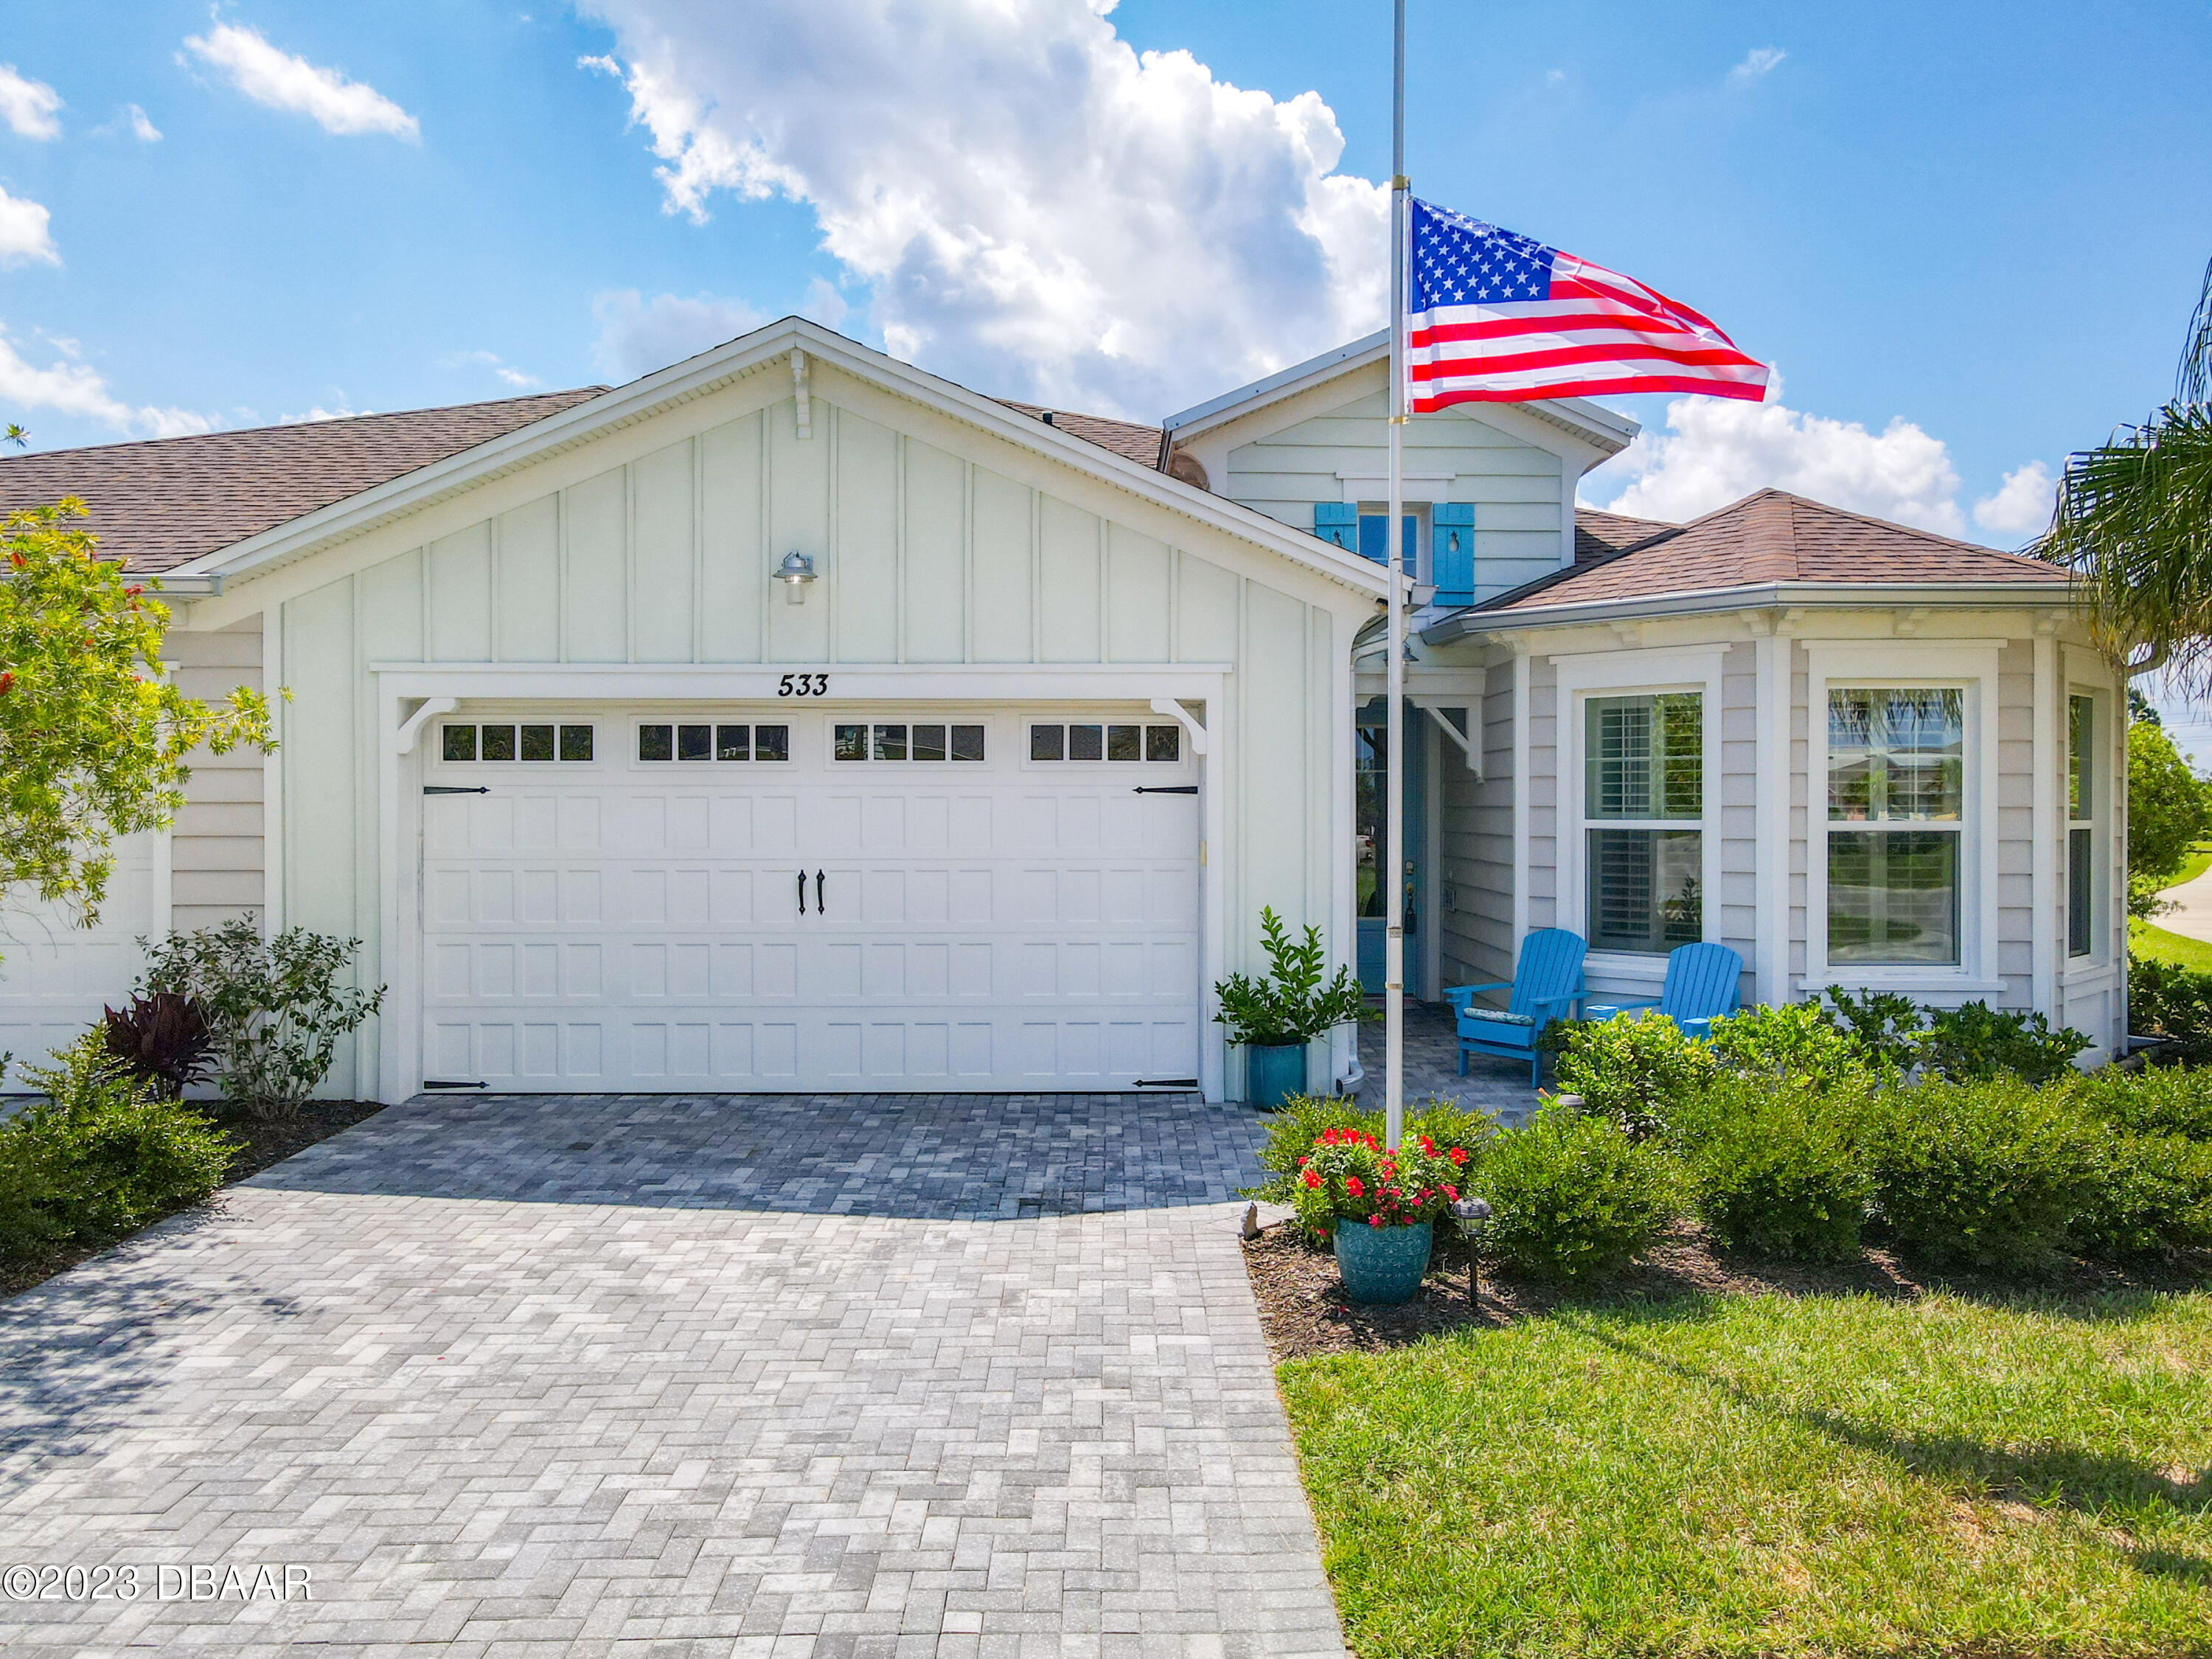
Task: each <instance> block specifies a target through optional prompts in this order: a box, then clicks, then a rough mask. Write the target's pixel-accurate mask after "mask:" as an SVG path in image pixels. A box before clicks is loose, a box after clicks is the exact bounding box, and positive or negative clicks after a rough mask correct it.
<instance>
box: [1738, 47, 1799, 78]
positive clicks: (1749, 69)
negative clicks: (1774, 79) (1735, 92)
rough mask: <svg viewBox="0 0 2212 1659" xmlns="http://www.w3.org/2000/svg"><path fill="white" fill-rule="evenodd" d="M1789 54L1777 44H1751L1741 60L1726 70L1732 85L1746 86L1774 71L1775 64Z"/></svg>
mask: <svg viewBox="0 0 2212 1659" xmlns="http://www.w3.org/2000/svg"><path fill="white" fill-rule="evenodd" d="M1789 55H1790V54H1789V53H1788V52H1784V51H1783V50H1782V48H1781V47H1779V46H1753V48H1752V49H1751V50H1750V51H1749V52H1746V53H1745V54H1744V58H1743V62H1741V64H1737V65H1736V66H1735V68H1734V69H1732V70H1729V72H1728V78H1729V85H1730V86H1732V87H1747V86H1749V85H1750V84H1751V83H1752V82H1754V81H1757V80H1760V79H1762V78H1764V77H1765V76H1768V75H1771V74H1772V73H1773V72H1774V69H1775V66H1776V65H1777V64H1780V63H1781V61H1782V60H1783V59H1784V58H1787V57H1788V56H1789Z"/></svg>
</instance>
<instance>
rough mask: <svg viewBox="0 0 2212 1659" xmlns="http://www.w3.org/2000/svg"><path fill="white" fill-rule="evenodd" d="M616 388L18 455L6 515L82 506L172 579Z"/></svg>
mask: <svg viewBox="0 0 2212 1659" xmlns="http://www.w3.org/2000/svg"><path fill="white" fill-rule="evenodd" d="M605 390H606V388H605V387H604V386H578V387H576V388H574V389H573V390H571V391H567V392H538V393H536V394H535V395H533V396H532V397H528V398H501V399H499V400H498V401H496V402H495V403H486V404H458V405H455V406H453V407H451V408H447V409H414V410H406V411H404V412H403V413H399V414H392V415H350V416H345V417H344V418H343V419H341V420H335V421H303V422H299V423H298V424H296V425H293V426H267V427H255V428H250V429H247V430H244V431H238V432H207V433H202V434H199V435H197V436H194V437H190V438H156V439H153V440H149V441H147V442H144V443H131V444H100V445H97V446H94V447H90V448H85V449H57V450H52V451H49V452H47V453H44V454H29V455H9V456H4V457H0V511H4V510H6V509H8V508H10V507H29V506H33V505H34V504H36V503H39V502H41V501H56V500H58V499H59V498H60V497H62V496H64V495H79V496H82V497H83V499H84V501H85V504H86V505H87V506H88V507H90V508H91V509H92V514H91V517H90V518H89V519H88V520H84V521H83V522H84V525H85V527H86V528H88V529H89V530H91V531H92V532H93V533H94V535H96V536H98V537H99V538H100V550H101V551H102V552H103V553H106V554H108V555H110V556H117V555H119V556H122V557H123V559H124V560H125V562H126V563H127V564H128V566H129V568H131V569H132V570H134V571H149V572H152V571H161V570H170V569H173V568H176V567H177V566H178V565H180V564H183V563H185V562H187V561H188V560H191V559H196V558H197V557H199V556H201V555H202V554H204V553H212V552H214V551H216V550H217V549H218V548H224V547H228V546H229V545H231V544H233V543H234V542H239V541H243V540H244V539H245V538H246V537H248V536H252V535H256V534H258V533H259V532H262V531H264V530H268V529H271V528H273V527H274V526H277V525H280V524H283V523H284V522H286V521H287V520H291V519H296V518H298V517H299V516H300V515H301V513H312V512H313V511H314V510H315V509H316V508H317V507H328V506H329V505H331V502H333V501H343V500H344V499H345V498H346V497H347V496H349V495H358V494H359V493H360V492H361V491H362V490H364V489H371V488H373V487H374V486H375V485H377V484H380V483H386V482H388V481H390V480H391V479H393V478H397V477H400V476H401V475H402V474H403V473H408V472H412V471H415V469H416V468H417V467H421V466H428V465H429V464H430V463H431V462H433V461H437V460H442V459H445V458H446V457H447V456H448V455H457V454H459V453H460V452H461V451H463V450H465V449H473V448H474V447H476V446H477V445H478V444H481V443H486V442H489V441H490V440H492V439H494V438H497V437H501V436H504V435H506V434H507V433H509V432H512V431H513V430H514V429H515V428H518V427H524V426H527V425H529V424H530V423H531V422H532V421H540V420H543V419H544V418H545V417H546V416H549V415H556V414H558V413H559V412H560V411H561V410H564V409H569V408H573V407H574V405H576V404H580V403H583V402H585V401H586V400H587V399H589V398H596V397H598V396H599V393H600V392H604V391H605Z"/></svg>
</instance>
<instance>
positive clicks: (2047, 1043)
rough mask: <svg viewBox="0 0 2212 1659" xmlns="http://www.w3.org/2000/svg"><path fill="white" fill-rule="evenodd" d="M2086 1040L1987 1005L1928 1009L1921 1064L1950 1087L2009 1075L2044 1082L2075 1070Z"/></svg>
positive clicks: (2034, 1018) (2038, 1019) (2030, 1017)
mask: <svg viewBox="0 0 2212 1659" xmlns="http://www.w3.org/2000/svg"><path fill="white" fill-rule="evenodd" d="M2088 1046H2089V1039H2088V1038H2087V1037H2086V1036H2083V1035H2082V1034H2081V1032H2079V1031H2077V1030H2074V1029H2073V1027H2071V1026H2061V1027H2060V1028H2059V1029H2058V1030H2055V1031H2054V1030H2051V1022H2050V1021H2049V1020H2047V1019H2045V1018H2044V1017H2043V1016H2042V1015H2041V1014H2035V1013H2024V1012H2015V1011H2008V1012H1998V1011H1997V1010H1996V1009H1994V1008H1992V1007H1990V1005H1989V1004H1988V1003H1986V1002H1969V1003H1967V1004H1966V1006H1964V1007H1960V1008H1931V1009H1929V1018H1928V1029H1927V1030H1926V1031H1924V1032H1923V1033H1922V1034H1921V1036H1920V1041H1919V1044H1918V1048H1919V1058H1920V1063H1921V1064H1922V1065H1923V1066H1926V1067H1927V1068H1928V1069H1929V1072H1931V1073H1936V1075H1938V1076H1942V1077H1947V1078H1949V1079H1951V1080H1952V1081H1953V1082H1954V1083H1966V1082H1972V1081H1973V1080H1975V1079H1981V1078H1994V1077H2002V1076H2004V1075H2006V1074H2008V1073H2009V1074H2010V1075H2012V1076H2015V1077H2018V1078H2023V1079H2026V1080H2027V1081H2028V1082H2030V1083H2048V1082H2049V1081H2051V1079H2053V1078H2056V1077H2063V1076H2064V1075H2065V1074H2066V1073H2068V1072H2069V1071H2070V1070H2071V1069H2072V1068H2073V1065H2074V1056H2075V1055H2076V1054H2080V1053H2081V1051H2082V1050H2083V1049H2084V1048H2087V1047H2088Z"/></svg>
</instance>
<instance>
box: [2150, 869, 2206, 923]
mask: <svg viewBox="0 0 2212 1659" xmlns="http://www.w3.org/2000/svg"><path fill="white" fill-rule="evenodd" d="M2159 896H2160V898H2162V899H2167V900H2170V901H2172V905H2173V908H2172V909H2171V910H2167V911H2165V912H2163V913H2161V914H2160V915H2158V916H2157V917H2155V918H2154V920H2155V921H2157V923H2158V925H2159V926H2160V927H2163V928H2165V929H2166V932H2167V933H2179V934H2181V935H2182V936H2183V937H2184V938H2185V939H2207V940H2212V870H2207V871H2206V872H2204V873H2203V875H2201V876H2198V877H2197V878H2196V879H2195V880H2193V881H2185V882H2183V883H2182V884H2181V885H2180V886H2179V887H2169V888H2167V889H2166V890H2165V891H2164V892H2162V893H2160V895H2159Z"/></svg>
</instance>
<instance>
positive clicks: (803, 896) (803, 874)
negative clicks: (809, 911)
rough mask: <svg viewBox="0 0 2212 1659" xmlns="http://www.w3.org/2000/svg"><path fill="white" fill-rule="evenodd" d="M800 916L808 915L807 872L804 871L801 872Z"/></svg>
mask: <svg viewBox="0 0 2212 1659" xmlns="http://www.w3.org/2000/svg"><path fill="white" fill-rule="evenodd" d="M805 914H806V872H805V871H804V870H801V871H800V872H799V915H802V916H803V915H805Z"/></svg>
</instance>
